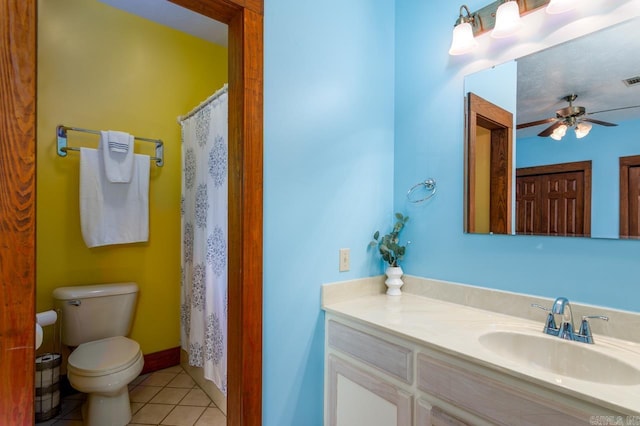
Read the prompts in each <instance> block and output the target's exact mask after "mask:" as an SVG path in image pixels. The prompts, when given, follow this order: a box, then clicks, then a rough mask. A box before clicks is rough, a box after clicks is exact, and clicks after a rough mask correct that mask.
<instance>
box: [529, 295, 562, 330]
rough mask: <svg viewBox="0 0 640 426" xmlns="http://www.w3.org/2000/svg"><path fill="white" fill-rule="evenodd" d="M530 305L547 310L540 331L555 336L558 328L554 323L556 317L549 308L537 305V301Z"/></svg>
mask: <svg viewBox="0 0 640 426" xmlns="http://www.w3.org/2000/svg"><path fill="white" fill-rule="evenodd" d="M531 307H532V308H538V309H542V310H543V311H547V312H549V314H548V315H547V320H546V321H545V322H544V328H543V329H542V332H543V333H545V334H551V335H552V336H557V335H558V332H559V329H558V326H557V325H556V319H555V318H554V317H553V314H552V313H551V308H545V307H544V306H542V305H538V304H537V303H532V304H531Z"/></svg>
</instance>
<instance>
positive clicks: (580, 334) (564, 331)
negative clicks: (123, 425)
mask: <svg viewBox="0 0 640 426" xmlns="http://www.w3.org/2000/svg"><path fill="white" fill-rule="evenodd" d="M531 306H532V307H534V308H539V309H542V310H544V311H548V312H549V314H548V315H547V320H546V321H545V324H544V329H543V330H542V332H543V333H545V334H549V335H551V336H557V337H560V338H561V339H567V340H573V341H576V342H583V343H593V335H592V334H591V327H590V326H589V321H588V320H589V319H590V318H597V319H601V320H604V321H609V318H608V317H606V316H604V315H586V316H583V317H582V322H581V323H580V329H579V330H578V331H576V330H575V327H574V325H573V312H572V311H571V304H570V303H569V299H567V298H566V297H558V298H557V299H556V300H555V301H554V302H553V306H551V308H545V307H544V306H540V305H538V304H537V303H532V304H531ZM556 316H558V317H559V318H558V320H559V324H560V325H559V326H558V325H556V324H557V323H558V322H556Z"/></svg>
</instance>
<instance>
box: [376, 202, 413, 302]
mask: <svg viewBox="0 0 640 426" xmlns="http://www.w3.org/2000/svg"><path fill="white" fill-rule="evenodd" d="M395 216H396V223H395V225H393V230H392V231H391V232H390V233H388V234H386V235H383V236H380V231H376V233H375V234H373V240H372V241H371V242H370V243H369V246H370V247H378V251H379V252H380V256H382V259H383V260H384V261H385V262H386V263H387V265H388V266H387V269H386V271H385V274H386V275H387V279H386V281H385V284H386V285H387V294H388V295H390V296H399V295H400V294H402V292H401V291H400V287H402V285H403V284H404V283H403V282H402V274H403V272H402V268H401V267H400V265H399V264H398V262H399V261H400V260H402V259H403V258H404V254H405V252H406V251H407V245H406V244H405V245H401V244H400V238H399V236H400V231H402V229H403V228H404V225H405V224H406V223H407V221H408V220H409V216H404V215H403V214H402V213H396V215H395ZM407 244H408V243H407Z"/></svg>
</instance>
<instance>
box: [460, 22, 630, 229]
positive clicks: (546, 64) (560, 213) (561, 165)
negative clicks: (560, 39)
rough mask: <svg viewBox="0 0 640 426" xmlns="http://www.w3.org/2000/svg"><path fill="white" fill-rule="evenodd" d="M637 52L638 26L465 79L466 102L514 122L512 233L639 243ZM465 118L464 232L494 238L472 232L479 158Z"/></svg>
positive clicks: (597, 35)
mask: <svg viewBox="0 0 640 426" xmlns="http://www.w3.org/2000/svg"><path fill="white" fill-rule="evenodd" d="M612 46H613V47H614V48H612ZM639 50H640V18H634V19H632V20H629V21H627V22H624V23H621V24H617V25H614V26H612V27H609V28H606V29H604V30H601V31H597V32H594V33H591V34H588V35H586V36H584V37H580V38H577V39H575V40H571V41H569V42H566V43H562V44H559V45H557V46H553V47H551V48H549V49H546V50H543V51H540V52H537V53H534V54H531V55H528V56H525V57H522V58H519V59H516V60H515V61H514V62H509V63H506V64H502V65H500V66H496V67H493V68H491V69H487V70H483V71H480V72H478V73H475V74H472V75H468V76H466V77H465V82H464V91H465V94H466V93H469V92H473V93H474V94H476V95H478V96H480V97H482V98H484V99H486V100H487V101H489V102H491V103H493V104H495V105H496V106H499V107H501V108H503V109H505V110H507V111H515V112H516V113H515V117H514V128H515V129H516V133H515V142H514V148H513V151H514V153H513V155H514V158H513V164H514V165H515V167H514V169H513V170H512V173H513V175H512V176H513V180H512V183H511V184H512V188H513V189H512V198H511V199H510V201H511V205H512V211H511V218H512V221H513V223H512V227H511V229H512V230H513V233H515V234H536V235H557V236H584V237H588V236H590V237H596V238H637V237H638V235H640V224H639V223H638V222H639V221H638V219H637V218H638V217H640V215H639V212H638V210H639V206H638V202H637V201H636V200H637V199H638V194H640V157H639V156H640V138H639V137H638V136H637V135H640V68H638V60H637V55H636V52H638V51H639ZM636 80H637V81H636ZM634 82H635V83H636V84H635V85H634V84H633V83H634ZM468 103H469V102H468V100H467V105H468ZM467 114H468V115H467V120H466V122H467V123H466V124H467V129H466V130H467V132H466V165H467V168H466V170H465V172H466V174H467V175H466V179H465V182H466V205H465V218H466V220H465V230H466V231H467V232H478V233H491V232H493V233H496V232H494V231H493V230H491V229H490V228H489V229H488V228H486V227H476V228H473V227H471V226H469V224H470V222H469V220H470V217H471V216H472V214H475V213H474V212H473V210H472V209H473V208H474V206H473V204H472V203H470V200H469V194H470V193H473V188H472V183H473V180H472V179H471V178H470V176H471V174H470V171H473V170H471V169H470V166H472V165H473V164H474V163H475V162H476V158H474V153H473V151H472V150H471V149H469V141H470V137H469V136H470V131H469V130H470V128H469V111H468V110H467ZM474 173H475V172H474ZM494 189H497V190H499V191H503V189H501V188H499V187H498V188H494V186H493V185H492V184H491V190H490V191H489V192H490V193H491V194H492V195H490V196H488V198H487V199H488V200H489V203H490V202H491V200H492V196H493V191H494ZM489 211H491V208H490V207H489ZM501 233H511V232H501Z"/></svg>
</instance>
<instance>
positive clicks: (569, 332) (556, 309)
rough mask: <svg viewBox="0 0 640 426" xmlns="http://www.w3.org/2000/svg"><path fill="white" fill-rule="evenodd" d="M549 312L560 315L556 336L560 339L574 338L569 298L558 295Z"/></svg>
mask: <svg viewBox="0 0 640 426" xmlns="http://www.w3.org/2000/svg"><path fill="white" fill-rule="evenodd" d="M551 313H552V314H553V315H560V316H561V319H560V327H559V328H558V329H559V331H558V335H557V336H558V337H560V338H561V339H567V340H575V339H574V336H573V335H574V333H575V328H574V326H573V312H571V305H570V304H569V299H567V298H566V297H558V298H557V299H556V301H555V302H553V306H552V307H551Z"/></svg>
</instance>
